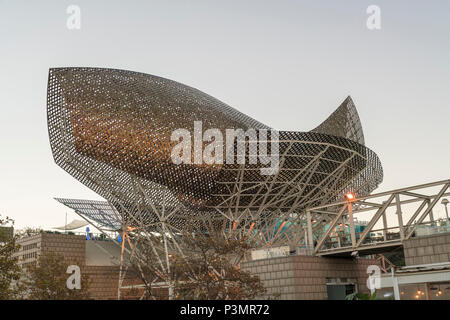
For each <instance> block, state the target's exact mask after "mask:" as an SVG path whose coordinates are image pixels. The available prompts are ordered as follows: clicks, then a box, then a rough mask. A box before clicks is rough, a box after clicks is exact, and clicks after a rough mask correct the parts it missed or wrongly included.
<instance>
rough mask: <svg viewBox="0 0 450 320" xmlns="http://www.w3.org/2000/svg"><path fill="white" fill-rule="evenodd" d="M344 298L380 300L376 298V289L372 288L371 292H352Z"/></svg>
mask: <svg viewBox="0 0 450 320" xmlns="http://www.w3.org/2000/svg"><path fill="white" fill-rule="evenodd" d="M345 300H381V299H379V298H377V291H376V290H374V292H373V293H372V294H370V293H364V292H354V293H351V294H349V295H347V296H346V297H345Z"/></svg>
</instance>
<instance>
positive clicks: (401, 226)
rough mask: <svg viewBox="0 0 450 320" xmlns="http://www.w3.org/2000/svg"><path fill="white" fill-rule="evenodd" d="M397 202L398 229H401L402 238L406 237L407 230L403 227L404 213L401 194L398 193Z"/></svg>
mask: <svg viewBox="0 0 450 320" xmlns="http://www.w3.org/2000/svg"><path fill="white" fill-rule="evenodd" d="M395 203H396V205H397V218H398V229H399V231H400V240H403V239H404V238H405V230H404V229H403V216H402V215H403V213H402V207H401V205H400V195H399V194H398V193H397V194H396V195H395Z"/></svg>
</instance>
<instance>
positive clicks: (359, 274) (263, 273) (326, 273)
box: [243, 256, 378, 300]
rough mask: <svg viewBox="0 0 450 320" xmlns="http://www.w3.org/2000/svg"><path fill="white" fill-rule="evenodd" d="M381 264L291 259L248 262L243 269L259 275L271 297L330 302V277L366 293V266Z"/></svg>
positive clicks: (364, 261)
mask: <svg viewBox="0 0 450 320" xmlns="http://www.w3.org/2000/svg"><path fill="white" fill-rule="evenodd" d="M374 264H375V265H378V262H377V261H376V260H374V259H358V260H352V259H344V258H322V257H313V256H289V257H280V258H272V259H263V260H256V261H248V262H245V263H244V264H243V268H244V269H245V270H248V271H250V272H252V273H253V274H256V275H259V276H260V279H261V280H262V281H263V284H264V286H265V287H266V288H267V291H268V292H267V293H268V294H269V295H274V294H277V293H278V294H280V298H281V299H288V300H297V299H306V300H310V299H327V298H328V297H327V287H326V279H327V278H353V279H356V281H357V285H358V290H359V291H364V292H367V291H368V289H367V287H366V280H367V276H368V275H367V273H366V270H367V267H368V266H369V265H374Z"/></svg>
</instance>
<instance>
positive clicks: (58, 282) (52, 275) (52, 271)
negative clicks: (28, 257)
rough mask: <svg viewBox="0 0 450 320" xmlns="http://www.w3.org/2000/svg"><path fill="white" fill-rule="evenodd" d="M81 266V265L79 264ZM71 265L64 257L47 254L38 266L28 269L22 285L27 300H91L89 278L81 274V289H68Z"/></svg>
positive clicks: (41, 257) (39, 260) (39, 259)
mask: <svg viewBox="0 0 450 320" xmlns="http://www.w3.org/2000/svg"><path fill="white" fill-rule="evenodd" d="M78 265H79V264H78ZM68 266H69V263H68V262H66V261H65V260H64V257H63V256H62V255H59V254H56V253H54V252H45V253H43V254H41V255H40V256H39V258H38V263H37V264H36V265H31V266H30V267H28V268H27V270H26V271H27V272H26V275H25V279H23V282H22V285H23V290H24V292H25V295H26V296H25V297H26V299H31V300H84V299H89V292H88V290H89V285H90V281H89V278H88V277H87V276H86V275H84V274H83V272H82V273H81V289H72V290H71V289H68V288H67V285H66V281H67V279H68V277H69V276H70V275H69V274H68V273H66V271H67V267H68Z"/></svg>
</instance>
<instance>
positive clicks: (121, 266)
mask: <svg viewBox="0 0 450 320" xmlns="http://www.w3.org/2000/svg"><path fill="white" fill-rule="evenodd" d="M122 229H123V227H122ZM121 240H122V250H121V252H120V267H119V283H118V286H117V300H120V287H121V286H122V268H123V254H124V251H125V231H123V230H122V239H121Z"/></svg>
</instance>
